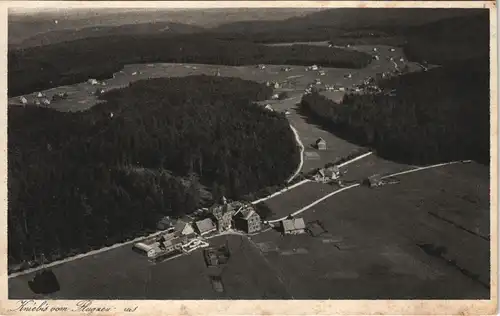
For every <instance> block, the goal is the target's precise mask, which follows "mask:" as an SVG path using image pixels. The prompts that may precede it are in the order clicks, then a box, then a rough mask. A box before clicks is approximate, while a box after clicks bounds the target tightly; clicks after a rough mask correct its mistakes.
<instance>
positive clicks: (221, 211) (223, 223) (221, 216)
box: [210, 197, 234, 232]
mask: <svg viewBox="0 0 500 316" xmlns="http://www.w3.org/2000/svg"><path fill="white" fill-rule="evenodd" d="M210 213H211V214H212V216H213V217H214V219H215V222H216V225H217V230H218V231H219V232H223V231H227V230H229V229H231V225H232V219H233V215H234V208H233V206H232V205H231V204H230V203H227V200H225V198H224V197H223V204H222V205H214V206H212V207H211V208H210Z"/></svg>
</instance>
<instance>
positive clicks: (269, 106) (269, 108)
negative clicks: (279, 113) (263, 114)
mask: <svg viewBox="0 0 500 316" xmlns="http://www.w3.org/2000/svg"><path fill="white" fill-rule="evenodd" d="M264 109H266V110H268V111H271V112H272V111H274V109H273V107H272V106H271V104H266V106H265V107H264Z"/></svg>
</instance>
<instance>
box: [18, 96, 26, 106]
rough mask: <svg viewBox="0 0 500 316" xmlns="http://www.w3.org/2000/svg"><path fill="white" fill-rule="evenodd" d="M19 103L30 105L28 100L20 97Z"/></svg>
mask: <svg viewBox="0 0 500 316" xmlns="http://www.w3.org/2000/svg"><path fill="white" fill-rule="evenodd" d="M19 101H20V102H21V104H23V105H25V104H28V99H26V98H25V97H20V98H19Z"/></svg>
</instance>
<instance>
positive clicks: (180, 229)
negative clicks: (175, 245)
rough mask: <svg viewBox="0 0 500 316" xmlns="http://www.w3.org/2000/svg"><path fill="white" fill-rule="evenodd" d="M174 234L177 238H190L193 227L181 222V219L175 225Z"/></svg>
mask: <svg viewBox="0 0 500 316" xmlns="http://www.w3.org/2000/svg"><path fill="white" fill-rule="evenodd" d="M174 228H175V234H177V235H178V236H192V235H193V234H194V229H193V226H192V225H191V224H190V223H188V222H185V221H183V220H182V219H180V220H178V221H177V222H176V223H175V226H174Z"/></svg>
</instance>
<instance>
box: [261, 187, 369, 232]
mask: <svg viewBox="0 0 500 316" xmlns="http://www.w3.org/2000/svg"><path fill="white" fill-rule="evenodd" d="M359 185H360V184H359V183H355V184H352V185H350V186H348V187H345V188H342V189H339V190H335V191H333V192H330V193H328V194H327V195H325V196H323V197H321V198H319V199H317V200H316V201H314V202H312V203H310V204H309V205H306V206H304V207H303V208H301V209H299V210H298V211H295V212H294V213H292V214H291V215H292V216H295V215H298V214H300V213H302V212H305V211H307V210H308V209H310V208H311V207H313V206H315V205H317V204H319V203H321V202H323V201H324V200H326V199H328V198H329V197H331V196H333V195H335V194H338V193H340V192H342V191H345V190H349V189H352V188H354V187H357V186H359ZM287 217H288V216H285V217H282V218H279V219H273V220H270V221H268V223H276V222H280V221H282V220H285V219H286V218H287Z"/></svg>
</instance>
